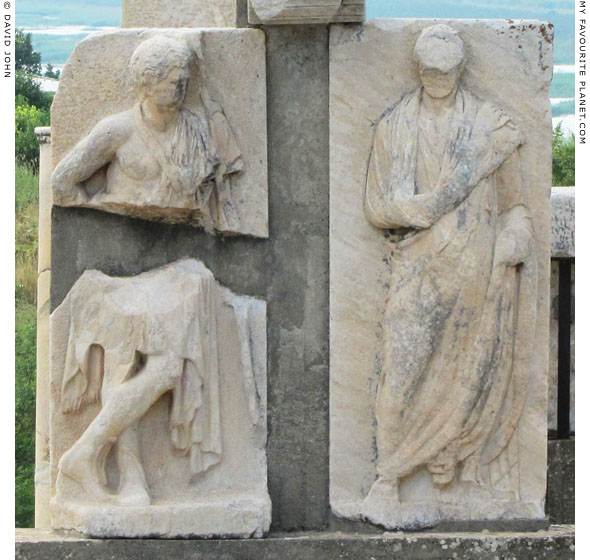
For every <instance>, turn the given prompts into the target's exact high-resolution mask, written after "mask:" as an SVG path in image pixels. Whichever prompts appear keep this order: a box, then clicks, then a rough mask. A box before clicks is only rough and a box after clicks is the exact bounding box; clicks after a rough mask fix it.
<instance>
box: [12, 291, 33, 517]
mask: <svg viewBox="0 0 590 560" xmlns="http://www.w3.org/2000/svg"><path fill="white" fill-rule="evenodd" d="M15 338H16V340H15V364H16V368H15V391H16V395H15V397H16V403H15V405H16V410H15V413H16V426H15V467H16V468H15V471H16V472H15V498H16V501H15V526H16V527H33V526H34V522H35V481H34V477H35V368H36V342H37V340H36V339H37V312H36V309H35V306H33V305H30V304H25V303H20V302H18V300H17V305H16V323H15Z"/></svg>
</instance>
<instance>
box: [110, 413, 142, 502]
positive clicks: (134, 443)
mask: <svg viewBox="0 0 590 560" xmlns="http://www.w3.org/2000/svg"><path fill="white" fill-rule="evenodd" d="M117 464H118V465H119V475H120V484H119V495H118V496H117V502H118V503H120V504H122V505H135V506H140V505H149V504H150V495H149V492H148V488H147V483H146V480H145V473H144V471H143V467H142V466H141V454H140V450H139V424H134V425H133V426H130V427H129V428H127V429H126V430H125V431H124V432H123V433H122V434H121V435H120V436H119V442H118V443H117Z"/></svg>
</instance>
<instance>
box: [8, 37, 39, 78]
mask: <svg viewBox="0 0 590 560" xmlns="http://www.w3.org/2000/svg"><path fill="white" fill-rule="evenodd" d="M14 39H15V47H14V66H15V69H16V70H23V71H24V72H27V73H28V74H40V73H41V55H40V54H39V53H38V52H35V51H34V50H33V40H32V35H31V33H24V32H23V30H22V29H18V28H17V29H16V32H15V37H14Z"/></svg>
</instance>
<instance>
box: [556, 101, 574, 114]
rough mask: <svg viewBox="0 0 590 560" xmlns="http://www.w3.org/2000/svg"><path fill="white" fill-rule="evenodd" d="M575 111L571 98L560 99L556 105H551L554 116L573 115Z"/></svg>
mask: <svg viewBox="0 0 590 560" xmlns="http://www.w3.org/2000/svg"><path fill="white" fill-rule="evenodd" d="M575 112H576V105H575V103H574V100H573V99H570V100H569V101H562V102H561V103H558V104H557V105H553V107H552V113H553V116H554V117H560V116H561V115H573V114H574V113H575Z"/></svg>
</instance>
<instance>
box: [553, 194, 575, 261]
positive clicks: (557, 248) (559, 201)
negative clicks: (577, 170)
mask: <svg viewBox="0 0 590 560" xmlns="http://www.w3.org/2000/svg"><path fill="white" fill-rule="evenodd" d="M551 256H552V257H553V258H558V257H569V258H574V257H575V256H576V187H553V188H552V189H551Z"/></svg>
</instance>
